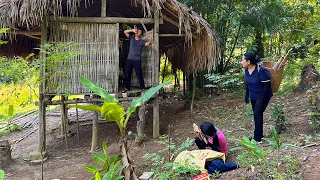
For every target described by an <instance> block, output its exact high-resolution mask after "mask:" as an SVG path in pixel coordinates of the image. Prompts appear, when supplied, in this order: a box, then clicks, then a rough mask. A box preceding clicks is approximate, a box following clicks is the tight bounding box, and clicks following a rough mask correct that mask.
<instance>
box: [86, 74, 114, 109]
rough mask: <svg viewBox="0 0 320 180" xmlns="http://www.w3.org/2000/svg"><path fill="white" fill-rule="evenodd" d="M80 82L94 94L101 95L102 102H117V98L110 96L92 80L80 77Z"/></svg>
mask: <svg viewBox="0 0 320 180" xmlns="http://www.w3.org/2000/svg"><path fill="white" fill-rule="evenodd" d="M80 82H81V83H82V84H83V85H84V86H85V87H86V88H88V89H90V90H91V91H93V92H94V93H95V94H97V95H99V96H101V98H102V100H103V101H104V102H116V103H119V101H118V99H116V98H115V97H114V96H111V95H110V94H109V93H108V92H107V91H106V90H104V89H102V88H101V87H99V86H97V85H95V84H94V83H93V82H91V81H89V80H88V79H86V78H84V77H80Z"/></svg>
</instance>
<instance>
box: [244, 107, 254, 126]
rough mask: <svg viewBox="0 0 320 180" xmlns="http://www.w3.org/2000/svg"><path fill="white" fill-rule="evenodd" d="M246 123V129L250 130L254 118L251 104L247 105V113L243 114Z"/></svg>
mask: <svg viewBox="0 0 320 180" xmlns="http://www.w3.org/2000/svg"><path fill="white" fill-rule="evenodd" d="M243 118H244V120H245V121H244V122H245V128H247V129H248V128H249V125H250V124H251V121H252V118H253V111H252V106H251V104H246V106H245V112H244V114H243Z"/></svg>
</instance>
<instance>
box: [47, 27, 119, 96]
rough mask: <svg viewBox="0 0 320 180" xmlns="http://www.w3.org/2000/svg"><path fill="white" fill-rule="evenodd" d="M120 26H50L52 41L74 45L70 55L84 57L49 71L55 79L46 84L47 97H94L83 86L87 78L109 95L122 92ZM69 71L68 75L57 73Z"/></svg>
mask: <svg viewBox="0 0 320 180" xmlns="http://www.w3.org/2000/svg"><path fill="white" fill-rule="evenodd" d="M118 37H119V26H118V24H90V23H61V22H55V23H53V22H51V23H50V35H49V41H50V42H52V43H70V42H73V43H75V45H73V46H71V47H70V48H69V51H70V52H74V51H77V52H79V53H80V54H79V55H77V56H75V57H73V58H70V59H67V60H65V61H63V62H60V61H59V62H60V63H57V64H56V66H55V67H54V68H50V69H47V70H46V71H47V75H49V76H50V77H52V78H49V79H50V80H49V81H48V82H46V94H65V93H69V94H90V93H91V92H90V90H88V89H87V88H85V87H84V86H83V85H82V84H81V83H80V77H81V76H83V77H86V78H87V79H89V80H91V81H92V82H94V83H95V84H97V85H99V86H100V87H102V88H104V89H106V90H107V91H108V92H109V93H115V92H117V90H118V78H119V76H118V74H119V38H118ZM63 67H67V68H68V71H65V72H64V73H57V72H58V71H59V69H62V68H63Z"/></svg>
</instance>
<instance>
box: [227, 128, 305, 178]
mask: <svg viewBox="0 0 320 180" xmlns="http://www.w3.org/2000/svg"><path fill="white" fill-rule="evenodd" d="M270 131H271V134H272V137H273V138H272V139H269V138H264V139H265V140H267V141H268V142H269V144H270V145H271V146H269V147H268V149H267V150H264V149H263V148H262V147H260V146H259V145H258V144H257V143H256V141H255V140H254V139H252V140H251V141H250V139H249V138H248V137H247V136H244V137H243V139H234V138H231V140H233V141H236V142H239V143H240V146H238V147H234V148H232V149H230V151H244V152H243V153H242V154H240V155H239V156H238V157H237V159H238V160H239V161H240V162H241V163H242V164H243V165H245V166H248V167H250V166H259V167H260V168H261V172H262V174H263V176H264V178H268V177H270V176H271V175H272V176H273V177H276V178H279V177H283V176H285V175H284V174H283V173H281V172H280V171H279V165H280V161H281V156H280V149H281V147H284V146H287V147H293V148H296V149H302V148H301V147H298V146H295V145H293V144H285V143H281V141H280V138H279V135H278V133H277V131H276V129H275V128H274V127H273V126H272V125H271V126H270ZM274 149H276V151H277V155H276V157H273V156H272V155H273V150H274Z"/></svg>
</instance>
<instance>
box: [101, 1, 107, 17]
mask: <svg viewBox="0 0 320 180" xmlns="http://www.w3.org/2000/svg"><path fill="white" fill-rule="evenodd" d="M101 17H107V0H101Z"/></svg>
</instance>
